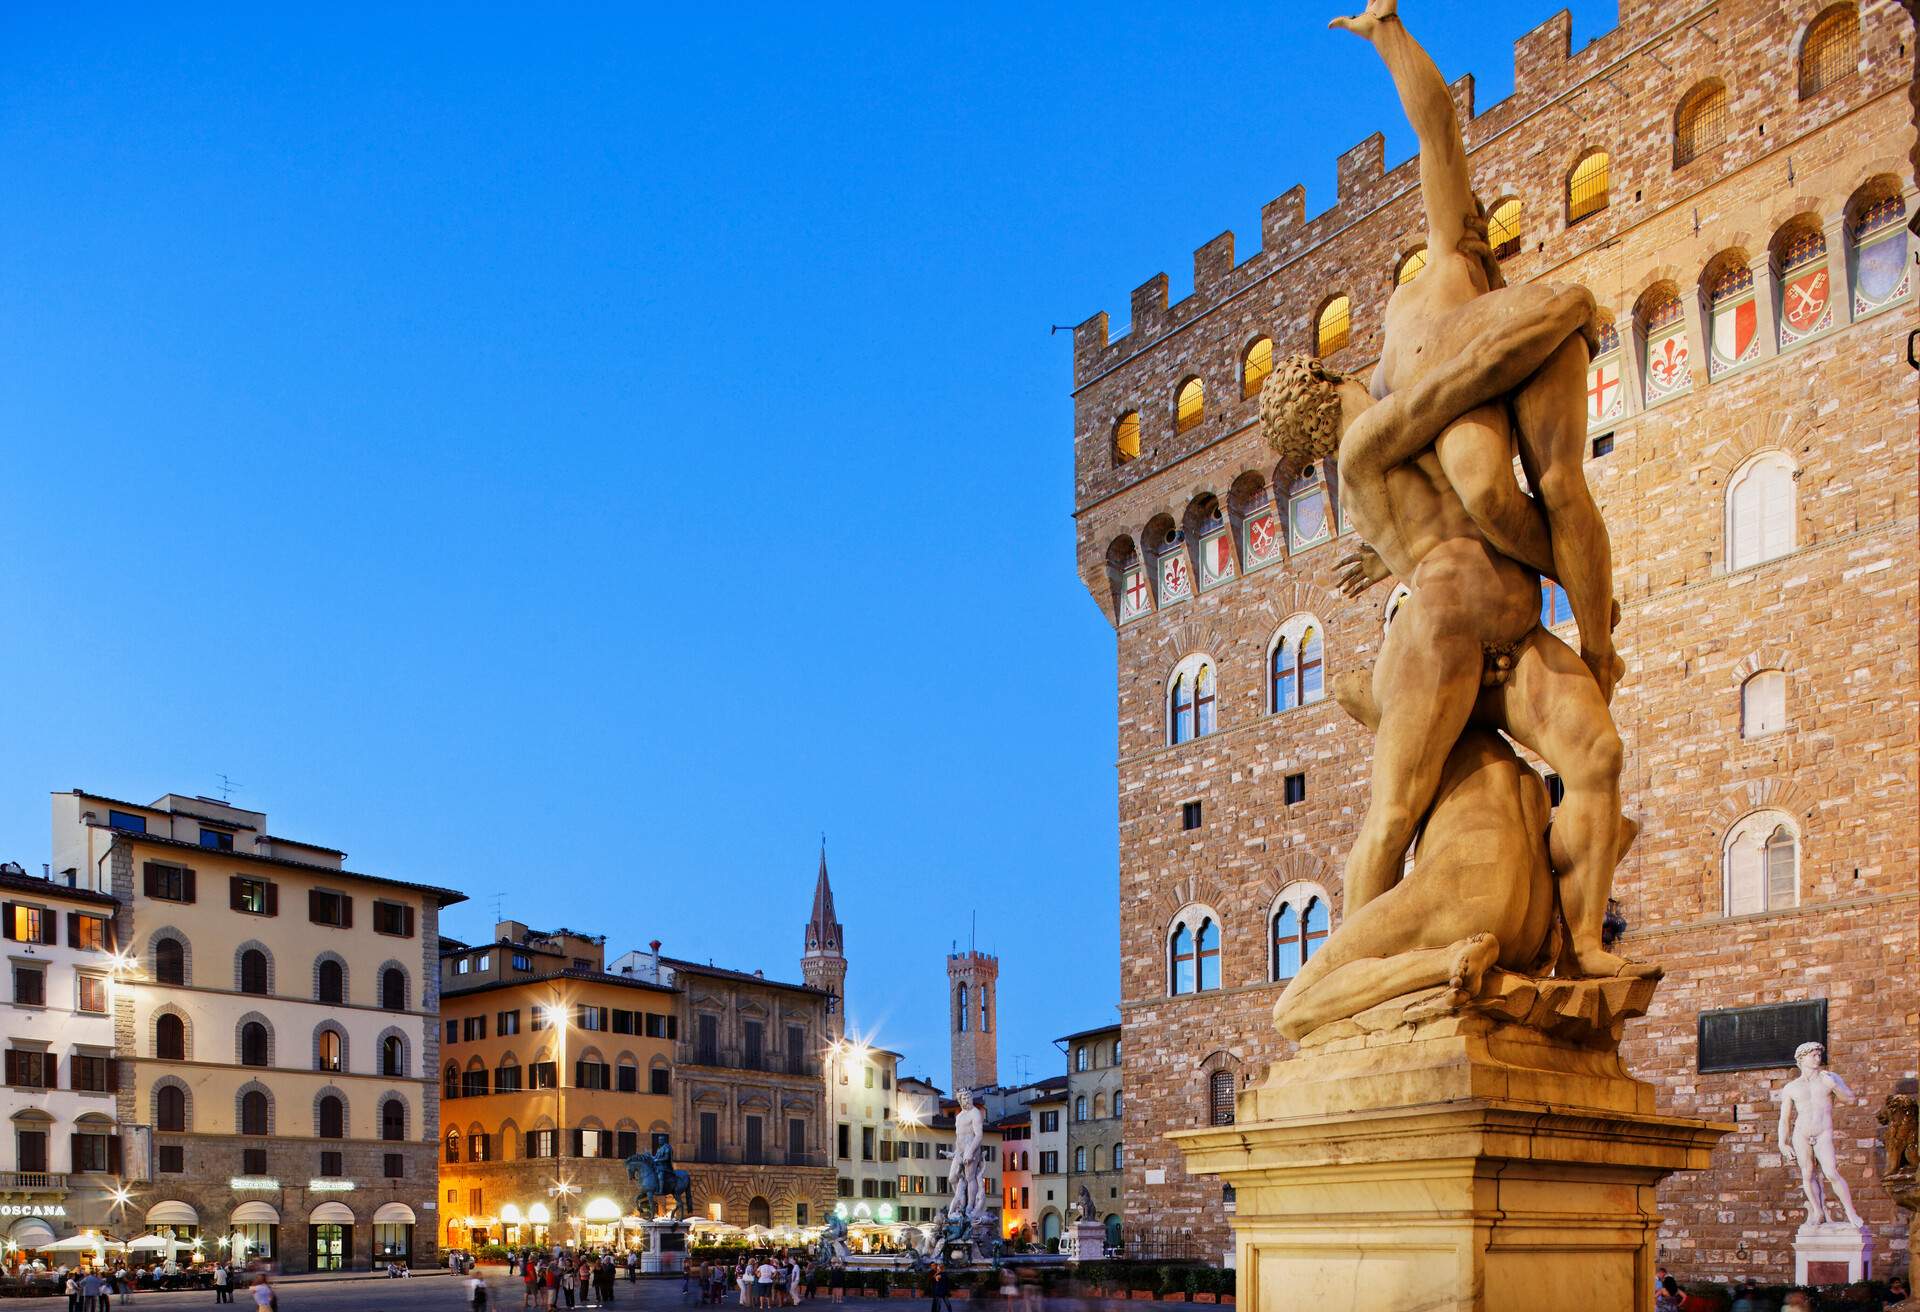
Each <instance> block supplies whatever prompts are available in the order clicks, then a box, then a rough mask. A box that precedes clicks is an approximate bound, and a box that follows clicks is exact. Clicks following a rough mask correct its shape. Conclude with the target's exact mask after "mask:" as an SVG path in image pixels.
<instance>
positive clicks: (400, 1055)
mask: <svg viewBox="0 0 1920 1312" xmlns="http://www.w3.org/2000/svg"><path fill="white" fill-rule="evenodd" d="M380 1073H381V1074H382V1075H392V1076H399V1077H404V1076H405V1075H406V1073H407V1049H406V1045H405V1044H403V1043H402V1042H401V1041H400V1036H399V1035H398V1034H389V1035H387V1037H386V1038H384V1039H382V1040H380Z"/></svg>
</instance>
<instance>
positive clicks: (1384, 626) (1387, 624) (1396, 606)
mask: <svg viewBox="0 0 1920 1312" xmlns="http://www.w3.org/2000/svg"><path fill="white" fill-rule="evenodd" d="M1411 595H1412V590H1411V589H1410V588H1408V587H1407V585H1406V584H1404V583H1400V584H1396V585H1395V586H1394V589H1393V592H1392V593H1391V594H1390V595H1389V596H1388V597H1387V608H1386V610H1385V611H1384V612H1383V614H1384V615H1385V619H1384V620H1383V621H1382V622H1381V625H1380V631H1381V632H1382V633H1385V632H1386V631H1387V630H1388V629H1390V628H1392V627H1393V617H1394V616H1395V615H1398V614H1399V613H1400V608H1401V607H1402V606H1404V605H1406V604H1407V598H1408V597H1409V596H1411Z"/></svg>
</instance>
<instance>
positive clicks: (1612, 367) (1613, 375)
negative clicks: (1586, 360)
mask: <svg viewBox="0 0 1920 1312" xmlns="http://www.w3.org/2000/svg"><path fill="white" fill-rule="evenodd" d="M1619 399H1620V364H1619V362H1618V361H1613V362H1610V363H1607V364H1603V365H1599V366H1597V367H1596V368H1595V369H1594V371H1593V375H1592V380H1591V382H1589V383H1588V385H1587V418H1589V419H1604V418H1606V417H1607V416H1608V415H1610V414H1612V413H1613V406H1614V402H1616V401H1618V400H1619Z"/></svg>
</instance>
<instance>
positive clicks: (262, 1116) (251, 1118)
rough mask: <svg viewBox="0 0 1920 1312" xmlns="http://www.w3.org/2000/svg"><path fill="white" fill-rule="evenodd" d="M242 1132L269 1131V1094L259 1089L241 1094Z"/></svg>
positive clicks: (258, 1132) (264, 1132) (262, 1132)
mask: <svg viewBox="0 0 1920 1312" xmlns="http://www.w3.org/2000/svg"><path fill="white" fill-rule="evenodd" d="M240 1133H242V1134H266V1133H267V1095H266V1094H264V1093H262V1092H260V1090H258V1089H248V1090H247V1091H246V1092H245V1093H243V1094H241V1095H240Z"/></svg>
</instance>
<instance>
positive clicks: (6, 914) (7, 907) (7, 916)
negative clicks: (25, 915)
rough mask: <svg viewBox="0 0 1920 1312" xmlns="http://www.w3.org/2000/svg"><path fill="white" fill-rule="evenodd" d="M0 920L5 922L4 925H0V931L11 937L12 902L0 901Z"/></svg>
mask: <svg viewBox="0 0 1920 1312" xmlns="http://www.w3.org/2000/svg"><path fill="white" fill-rule="evenodd" d="M0 920H3V921H5V922H6V923H5V924H4V925H0V932H4V933H5V934H6V936H7V937H8V938H12V937H13V903H11V902H0Z"/></svg>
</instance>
